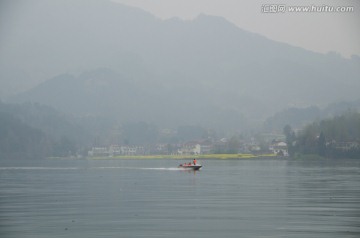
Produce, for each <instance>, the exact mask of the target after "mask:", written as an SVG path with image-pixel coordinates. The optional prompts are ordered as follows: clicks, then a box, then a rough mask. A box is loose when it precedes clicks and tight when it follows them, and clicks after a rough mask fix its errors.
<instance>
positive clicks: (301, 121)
mask: <svg viewBox="0 0 360 238" xmlns="http://www.w3.org/2000/svg"><path fill="white" fill-rule="evenodd" d="M348 112H360V100H357V101H352V102H338V103H332V104H330V105H328V106H326V107H325V108H319V107H316V106H310V107H306V108H296V107H291V108H287V109H284V110H281V111H280V112H276V113H275V114H274V115H273V116H270V117H269V118H267V119H266V120H265V122H264V127H263V129H264V130H265V131H278V132H282V131H283V128H284V127H285V126H286V125H290V126H291V127H292V128H294V129H303V128H304V127H305V126H307V125H309V124H311V123H313V122H314V121H319V120H324V119H328V118H333V117H336V116H341V115H344V114H345V113H348Z"/></svg>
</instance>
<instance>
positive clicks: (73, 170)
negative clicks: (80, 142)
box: [0, 159, 360, 238]
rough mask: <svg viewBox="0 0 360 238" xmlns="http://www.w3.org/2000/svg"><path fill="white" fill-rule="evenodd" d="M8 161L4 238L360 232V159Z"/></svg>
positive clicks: (3, 166) (0, 232) (1, 194)
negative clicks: (185, 165)
mask: <svg viewBox="0 0 360 238" xmlns="http://www.w3.org/2000/svg"><path fill="white" fill-rule="evenodd" d="M181 162H185V161H180V160H179V161H175V160H45V161H37V162H9V161H1V162H0V237H2V238H7V237H25V238H28V237H33V238H35V237H36V238H43V237H46V238H48V237H84V238H85V237H86V238H90V237H96V238H99V237H167V238H173V237H179V238H180V237H181V238H183V237H207V238H212V237H214V238H215V237H216V238H219V237H222V238H225V237H274V238H275V237H276V238H278V237H286V238H291V237H299V238H306V237H317V238H321V237H324V238H325V237H326V238H331V237H334V238H335V237H336V238H338V237H354V238H355V237H356V238H358V237H360V161H356V160H341V161H340V160H319V161H291V160H273V159H271V160H203V161H201V162H202V164H203V165H204V168H203V169H202V170H201V171H198V172H196V173H195V172H193V171H183V170H179V169H177V168H176V166H177V165H178V164H179V163H181Z"/></svg>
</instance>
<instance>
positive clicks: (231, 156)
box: [87, 154, 278, 160]
mask: <svg viewBox="0 0 360 238" xmlns="http://www.w3.org/2000/svg"><path fill="white" fill-rule="evenodd" d="M259 158H278V156H276V155H274V154H261V155H254V154H205V155H118V156H111V157H110V156H107V157H105V156H104V157H102V156H95V157H87V159H94V160H105V159H171V160H184V159H224V160H226V159H259Z"/></svg>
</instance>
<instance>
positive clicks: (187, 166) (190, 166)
mask: <svg viewBox="0 0 360 238" xmlns="http://www.w3.org/2000/svg"><path fill="white" fill-rule="evenodd" d="M201 167H202V165H201V164H187V163H185V164H180V165H179V168H184V169H192V170H199V169H201Z"/></svg>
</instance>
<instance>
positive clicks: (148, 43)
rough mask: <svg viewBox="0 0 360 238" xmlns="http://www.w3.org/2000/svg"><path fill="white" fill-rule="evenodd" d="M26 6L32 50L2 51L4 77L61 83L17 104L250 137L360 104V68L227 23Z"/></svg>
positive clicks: (90, 6)
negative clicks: (254, 128) (274, 119)
mask: <svg viewBox="0 0 360 238" xmlns="http://www.w3.org/2000/svg"><path fill="white" fill-rule="evenodd" d="M25 2H26V1H25ZM25 2H22V1H21V3H23V4H25V6H27V7H28V9H30V10H32V11H34V12H33V13H32V14H31V15H26V20H27V21H24V20H22V19H20V20H18V22H17V23H18V25H17V28H16V29H15V30H14V31H20V30H23V33H22V34H23V35H24V37H23V39H27V40H26V41H24V40H23V39H21V40H19V39H17V40H14V41H11V42H10V41H5V40H4V41H3V42H4V44H2V46H3V47H2V48H1V49H2V51H3V54H1V55H2V56H0V72H2V73H0V76H1V77H2V78H11V75H12V72H18V70H15V71H12V70H10V69H14V68H20V69H21V70H23V71H24V72H27V73H26V75H28V77H29V79H31V78H33V79H34V78H41V77H42V76H43V75H60V76H58V77H55V78H51V77H49V76H48V77H47V78H51V79H50V80H48V81H47V82H44V83H42V84H40V85H38V86H37V87H35V88H33V89H31V90H29V91H27V92H25V93H22V94H19V95H17V96H16V97H12V98H10V99H9V101H16V102H25V101H33V102H40V103H45V104H49V105H51V106H54V107H55V108H57V109H60V110H62V111H65V112H70V113H74V114H79V115H88V114H91V115H109V116H112V117H116V118H118V119H119V120H121V121H131V120H145V121H149V122H151V123H155V124H164V125H179V123H182V124H202V123H204V124H205V125H207V126H212V127H223V126H224V125H225V126H226V127H228V128H231V127H237V128H239V129H241V128H246V127H248V125H249V122H250V123H251V122H253V121H256V120H264V119H265V118H266V117H267V116H269V115H272V114H273V113H274V112H276V111H279V110H281V109H283V108H287V107H289V105H295V106H296V105H301V106H309V105H326V104H329V103H332V102H336V101H339V100H356V99H358V98H359V96H358V89H359V88H360V80H359V78H360V77H359V76H360V60H359V59H358V58H356V57H354V58H352V59H344V58H342V57H341V56H339V55H336V54H327V55H324V54H319V53H314V52H310V51H308V50H304V49H302V48H299V47H294V46H290V45H288V44H283V43H280V42H275V41H272V40H269V39H267V38H265V37H263V36H261V35H258V34H254V33H250V32H247V31H244V30H241V29H239V28H238V27H236V26H235V25H233V24H231V23H229V22H227V21H226V20H225V19H224V18H221V17H213V16H207V15H200V16H199V17H197V18H196V19H194V20H191V21H182V20H179V19H169V20H165V21H163V20H160V19H157V18H156V17H154V16H152V15H151V14H149V13H147V12H145V11H142V10H140V9H136V8H133V7H127V6H124V5H121V4H117V3H114V2H110V1H97V0H93V1H83V0H78V1H69V0H67V1H61V2H55V1H37V2H36V4H34V6H30V5H28V4H26V3H25ZM40 6H41V7H40ZM49 13H51V14H49ZM49 15H50V16H49ZM65 16H66V17H65ZM28 25H31V26H32V29H31V30H24V29H26V27H27V26H28ZM10 46H11V47H10ZM14 49H17V50H16V51H15V50H14ZM15 66H16V67H15ZM39 68H40V69H41V70H38V69H39ZM98 68H103V69H102V70H100V71H99V70H94V69H98ZM104 68H105V69H106V70H105V71H104ZM1 69H3V70H1ZM86 71H87V73H82V72H86ZM39 72H41V73H39ZM63 72H80V74H79V76H75V74H73V73H70V74H62V73H63ZM40 74H41V75H40ZM22 77H26V76H22ZM184 122H186V123H184Z"/></svg>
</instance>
